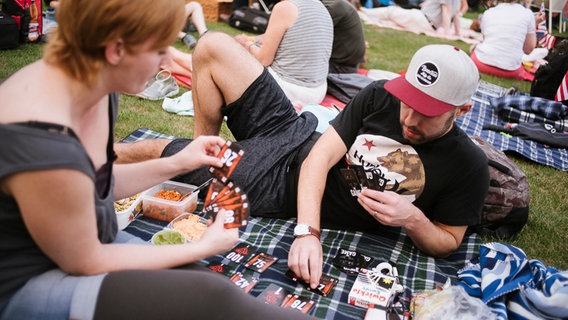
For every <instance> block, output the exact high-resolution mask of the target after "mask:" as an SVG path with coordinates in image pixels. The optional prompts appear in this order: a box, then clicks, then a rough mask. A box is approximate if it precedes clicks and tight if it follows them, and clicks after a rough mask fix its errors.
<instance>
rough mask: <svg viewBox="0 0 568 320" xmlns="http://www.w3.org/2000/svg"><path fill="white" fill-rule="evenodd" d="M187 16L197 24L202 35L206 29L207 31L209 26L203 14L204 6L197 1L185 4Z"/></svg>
mask: <svg viewBox="0 0 568 320" xmlns="http://www.w3.org/2000/svg"><path fill="white" fill-rule="evenodd" d="M185 16H186V17H190V18H191V22H193V25H195V28H196V29H197V32H198V33H199V35H200V36H201V35H202V34H203V33H204V32H205V31H207V26H206V25H205V16H204V15H203V7H201V4H200V3H199V2H197V1H192V2H190V3H187V4H186V5H185Z"/></svg>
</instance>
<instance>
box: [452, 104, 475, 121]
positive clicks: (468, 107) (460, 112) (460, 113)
mask: <svg viewBox="0 0 568 320" xmlns="http://www.w3.org/2000/svg"><path fill="white" fill-rule="evenodd" d="M472 107H473V105H472V104H471V102H468V103H466V104H464V105H462V106H460V107H457V108H456V109H457V110H456V118H459V117H461V116H463V115H464V114H466V113H468V112H469V110H471V108H472Z"/></svg>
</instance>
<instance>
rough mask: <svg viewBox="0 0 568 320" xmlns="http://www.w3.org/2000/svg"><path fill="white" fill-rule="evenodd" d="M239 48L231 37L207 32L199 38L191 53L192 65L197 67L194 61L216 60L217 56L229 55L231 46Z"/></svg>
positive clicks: (220, 33)
mask: <svg viewBox="0 0 568 320" xmlns="http://www.w3.org/2000/svg"><path fill="white" fill-rule="evenodd" d="M235 45H236V46H240V44H239V43H238V42H237V41H236V40H235V39H233V38H232V37H231V36H229V35H227V34H225V33H223V32H213V31H209V32H207V33H205V34H204V35H203V36H201V37H200V38H199V41H197V46H196V47H195V49H194V51H193V64H194V65H195V66H197V65H198V63H196V62H195V61H197V60H202V61H206V60H207V59H216V58H215V57H216V56H217V55H218V54H230V52H231V51H232V49H231V48H232V46H235Z"/></svg>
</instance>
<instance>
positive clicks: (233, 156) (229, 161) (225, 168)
mask: <svg viewBox="0 0 568 320" xmlns="http://www.w3.org/2000/svg"><path fill="white" fill-rule="evenodd" d="M243 154H244V150H242V149H241V147H240V146H238V145H237V144H236V143H234V142H231V141H227V142H226V143H225V144H224V145H223V147H222V148H221V151H219V155H218V157H219V159H221V160H222V161H223V165H222V166H221V167H220V168H217V167H213V166H211V167H209V172H211V173H212V174H213V176H215V177H216V178H217V179H219V180H221V182H227V180H228V179H229V177H230V176H231V174H232V173H233V171H234V170H235V168H236V167H237V164H238V163H239V161H241V159H242V157H243Z"/></svg>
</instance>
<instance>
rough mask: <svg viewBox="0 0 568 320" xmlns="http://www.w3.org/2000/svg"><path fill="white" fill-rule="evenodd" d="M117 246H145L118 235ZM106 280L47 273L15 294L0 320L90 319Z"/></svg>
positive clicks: (136, 239)
mask: <svg viewBox="0 0 568 320" xmlns="http://www.w3.org/2000/svg"><path fill="white" fill-rule="evenodd" d="M114 243H145V242H144V241H143V240H142V239H140V238H136V237H134V236H132V235H130V234H128V233H126V232H124V231H119V232H118V235H117V237H116V240H115V241H114ZM105 276H106V274H99V275H95V276H72V275H69V274H67V273H65V272H63V271H62V270H61V269H53V270H50V271H47V272H45V273H43V274H40V275H38V276H36V277H34V278H32V279H30V280H29V281H28V282H27V283H26V285H24V286H23V287H22V288H21V289H20V290H19V291H18V292H16V294H14V296H13V297H12V299H10V302H8V305H7V306H6V308H5V309H4V311H3V312H2V314H1V315H0V319H2V320H3V319H11V320H13V319H42V320H51V319H91V318H93V315H94V311H95V305H96V303H97V296H98V294H99V289H100V286H101V283H102V281H103V279H104V277H105Z"/></svg>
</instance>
